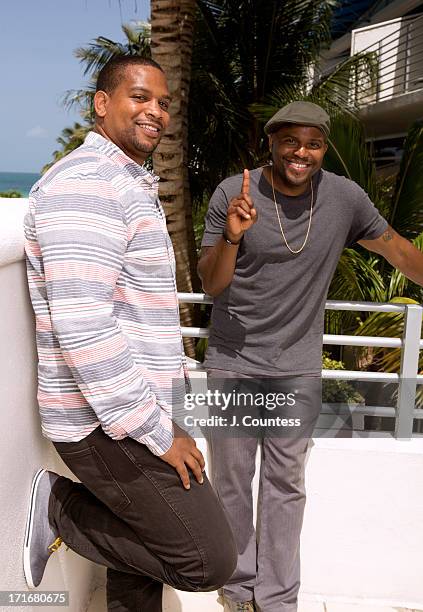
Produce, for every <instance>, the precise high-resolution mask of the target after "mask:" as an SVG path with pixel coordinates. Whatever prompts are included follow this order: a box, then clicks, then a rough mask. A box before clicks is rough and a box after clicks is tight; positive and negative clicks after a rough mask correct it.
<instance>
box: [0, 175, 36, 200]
mask: <svg viewBox="0 0 423 612" xmlns="http://www.w3.org/2000/svg"><path fill="white" fill-rule="evenodd" d="M39 178H40V174H34V173H32V172H0V192H3V191H10V190H13V191H19V192H20V193H21V194H22V197H24V198H27V197H28V194H29V191H30V189H31V187H32V186H33V184H34V183H36V182H37V181H38V179H39Z"/></svg>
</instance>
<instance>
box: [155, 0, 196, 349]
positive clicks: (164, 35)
mask: <svg viewBox="0 0 423 612" xmlns="http://www.w3.org/2000/svg"><path fill="white" fill-rule="evenodd" d="M195 10H196V2H195V0H179V1H175V0H152V2H151V53H152V57H153V59H155V60H156V61H157V62H158V63H159V64H160V65H161V67H162V68H163V70H164V72H165V74H166V77H167V82H168V86H169V91H170V95H171V97H172V103H171V106H170V118H171V121H170V126H169V128H168V130H167V132H166V134H165V135H164V137H163V138H162V140H161V142H160V144H159V146H158V147H157V149H156V151H155V152H154V154H153V164H154V170H155V171H156V173H157V174H158V175H159V176H160V178H161V181H160V184H159V193H160V199H161V201H162V203H163V206H164V210H165V213H166V221H167V228H168V231H169V235H170V237H171V239H172V243H173V247H174V251H175V258H176V283H177V286H178V290H179V291H183V292H191V291H192V290H193V283H194V289H195V290H196V291H198V290H199V284H198V279H197V274H196V266H197V256H196V255H197V253H196V249H195V248H193V247H194V233H193V226H192V215H191V196H190V189H189V178H188V100H189V89H190V77H191V53H192V42H193V28H194V17H195ZM196 280H197V284H195V281H196ZM181 322H182V324H183V325H187V326H190V325H192V324H193V309H192V306H189V305H187V304H182V305H181ZM185 349H186V350H187V351H188V352H190V353H191V355H193V350H194V344H193V341H192V340H189V341H185Z"/></svg>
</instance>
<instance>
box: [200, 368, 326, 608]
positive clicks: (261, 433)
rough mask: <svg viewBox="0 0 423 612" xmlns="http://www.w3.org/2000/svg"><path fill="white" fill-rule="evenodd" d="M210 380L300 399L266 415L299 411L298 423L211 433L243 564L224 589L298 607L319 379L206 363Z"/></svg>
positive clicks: (239, 597) (216, 471)
mask: <svg viewBox="0 0 423 612" xmlns="http://www.w3.org/2000/svg"><path fill="white" fill-rule="evenodd" d="M234 379H236V380H234ZM208 386H209V389H212V390H215V389H219V390H220V391H222V390H223V391H224V390H226V392H229V390H232V391H233V390H234V389H235V390H236V391H237V392H242V391H244V392H245V391H251V390H254V389H255V391H256V392H257V391H258V390H261V391H262V392H263V393H270V392H274V393H275V392H276V393H285V394H288V393H292V392H295V405H294V406H286V407H284V408H277V409H276V410H272V412H271V413H269V412H267V413H266V414H265V415H264V416H265V418H267V417H269V416H270V417H272V418H273V417H275V416H276V415H280V416H281V417H289V418H290V417H298V418H300V419H301V427H299V428H296V427H294V428H280V427H279V428H277V427H276V428H275V427H270V428H265V429H264V430H263V429H262V430H254V431H253V430H252V428H251V427H246V428H244V429H243V430H242V431H241V432H240V431H239V430H237V431H236V432H234V433H236V436H235V435H233V434H229V435H228V431H227V430H226V433H225V432H222V431H221V430H217V429H215V428H209V430H208V432H207V437H208V440H209V448H210V452H211V463H212V466H211V467H212V484H213V485H214V487H215V489H216V491H217V493H218V496H219V497H220V500H221V502H222V503H223V506H224V507H225V509H226V511H227V514H228V516H229V518H230V521H231V525H232V529H233V531H234V534H235V540H236V544H237V549H238V563H237V568H236V570H235V573H234V574H233V575H232V577H231V579H230V580H229V582H228V583H227V584H226V585H225V587H224V594H225V595H226V596H227V597H229V598H230V599H232V600H234V601H249V600H252V599H254V600H255V601H256V604H257V605H258V606H259V609H260V610H261V612H295V611H296V610H297V596H298V590H299V587H300V554H299V553H300V551H299V548H300V533H301V527H302V521H303V513H304V505H305V498H306V496H305V488H304V462H305V457H306V452H307V447H308V443H309V439H310V437H311V435H312V433H313V429H314V426H315V423H316V421H317V418H318V415H319V412H320V409H321V379H320V378H319V377H306V376H302V377H290V378H272V379H269V378H267V379H262V380H260V379H252V378H251V377H249V376H245V375H242V374H239V373H235V372H226V371H223V370H215V369H214V370H208ZM231 411H232V414H233V413H237V412H238V414H239V413H240V412H242V408H240V407H239V406H232V407H231ZM261 412H262V414H263V410H262V409H261ZM264 412H266V411H264ZM244 413H245V412H244ZM229 414H230V415H231V418H232V414H231V412H230V413H229ZM272 423H273V421H272ZM259 442H261V451H262V452H261V470H260V490H259V506H258V520H257V533H256V531H255V529H254V525H253V499H252V489H251V483H252V480H253V477H254V473H255V458H256V453H257V447H258V445H259Z"/></svg>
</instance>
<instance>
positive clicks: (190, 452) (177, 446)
mask: <svg viewBox="0 0 423 612" xmlns="http://www.w3.org/2000/svg"><path fill="white" fill-rule="evenodd" d="M173 430H174V438H173V444H172V446H171V447H170V448H169V450H168V451H167V452H166V453H164V455H161V456H160V459H163V461H166V463H169V465H171V466H172V467H174V468H175V470H176V471H177V472H178V474H179V477H180V479H181V481H182V484H183V486H184V487H185V489H189V488H190V487H191V485H190V480H189V474H188V469H187V468H190V470H191V471H192V473H193V474H194V476H195V478H196V479H197V481H198V482H199V483H200V484H203V480H204V479H203V470H204V467H205V462H204V457H203V455H202V453H201V451H199V450H198V448H197V445H196V444H195V441H194V440H193V439H192V438H191V436H189V435H188V434H187V433H186V432H185V431H184V430H183V429H181V428H180V427H178V426H177V425H176V424H175V423H174V424H173Z"/></svg>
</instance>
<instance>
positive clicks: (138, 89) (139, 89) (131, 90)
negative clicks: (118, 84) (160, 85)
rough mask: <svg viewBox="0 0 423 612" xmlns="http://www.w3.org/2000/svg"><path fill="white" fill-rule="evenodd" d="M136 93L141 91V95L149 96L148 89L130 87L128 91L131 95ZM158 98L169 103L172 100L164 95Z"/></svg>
mask: <svg viewBox="0 0 423 612" xmlns="http://www.w3.org/2000/svg"><path fill="white" fill-rule="evenodd" d="M136 91H142V92H143V93H146V94H149V95H151V91H150V90H149V89H145V87H137V86H135V87H131V89H130V92H131V93H135V92H136ZM159 98H160V99H161V100H169V101H171V100H172V98H171V96H169V95H168V94H165V95H164V96H159Z"/></svg>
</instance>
